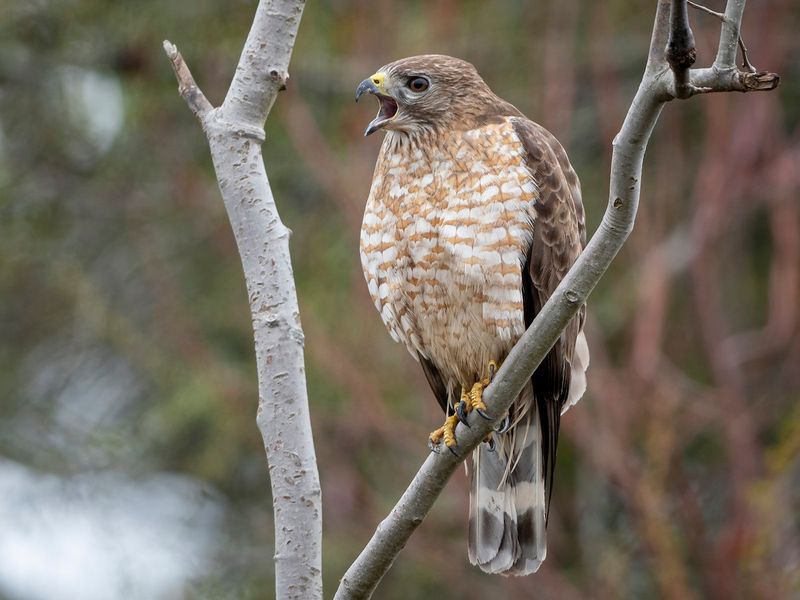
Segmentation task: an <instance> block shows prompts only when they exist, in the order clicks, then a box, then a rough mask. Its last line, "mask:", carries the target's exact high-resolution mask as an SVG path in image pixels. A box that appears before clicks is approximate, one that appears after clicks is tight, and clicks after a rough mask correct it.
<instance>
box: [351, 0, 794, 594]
mask: <svg viewBox="0 0 800 600" xmlns="http://www.w3.org/2000/svg"><path fill="white" fill-rule="evenodd" d="M685 4H686V0H678V1H675V0H659V1H658V7H657V11H656V19H655V25H654V28H653V35H652V38H651V42H650V51H649V55H648V60H647V66H646V67H645V72H644V76H643V77H642V81H641V84H640V86H639V89H638V91H637V93H636V96H635V97H634V99H633V102H632V104H631V106H630V108H629V110H628V113H627V115H626V117H625V121H624V123H623V125H622V128H621V130H620V131H619V133H618V134H617V136H616V138H615V139H614V143H613V155H612V163H611V181H610V189H609V196H608V207H607V209H606V212H605V215H604V216H603V220H602V223H601V224H600V227H599V228H598V230H597V232H595V235H594V236H593V237H592V239H591V240H590V242H589V244H588V245H587V247H586V249H585V250H584V252H583V253H582V254H581V256H580V258H579V259H578V261H577V262H576V263H575V265H574V266H573V267H572V269H570V271H569V273H568V274H567V276H566V277H565V278H564V280H563V281H562V282H561V284H560V285H559V286H558V288H557V289H556V291H555V292H554V293H553V295H552V297H551V298H550V300H549V301H548V302H547V303H546V304H545V306H544V307H543V308H542V311H541V312H540V313H539V314H538V315H537V316H536V318H535V319H534V321H533V323H531V326H530V327H529V328H528V330H527V331H526V332H525V334H524V335H523V337H522V339H520V341H519V342H518V343H517V345H516V346H515V347H514V348H513V349H512V351H511V353H510V354H509V356H508V357H507V358H506V360H505V361H504V363H503V365H502V367H501V368H500V370H499V371H498V373H497V376H496V377H495V380H494V382H493V383H492V384H491V385H490V386H489V387H488V388H487V390H486V393H485V400H486V404H487V405H488V407H489V409H488V411H487V412H488V413H489V415H490V417H491V420H488V421H486V420H483V419H481V418H479V417H471V418H470V419H469V425H470V427H469V428H467V427H465V426H464V425H459V426H458V430H457V432H456V435H457V439H458V451H459V456H458V457H456V456H453V455H452V454H451V453H450V452H443V453H440V454H431V455H430V456H428V458H427V459H426V460H425V462H424V463H423V465H422V467H421V468H420V470H419V472H418V473H417V474H416V476H415V477H414V479H413V481H412V482H411V485H410V486H409V487H408V489H407V490H406V491H405V493H404V494H403V496H402V497H401V498H400V500H399V502H398V503H397V505H395V507H394V508H393V509H392V511H391V513H390V514H389V515H388V516H387V517H386V518H385V519H384V520H383V521H382V522H381V523H380V525H379V526H378V528H377V530H376V532H375V534H374V535H373V537H372V539H371V540H370V541H369V543H368V544H367V546H366V547H365V548H364V550H363V551H362V552H361V554H360V555H359V556H358V558H357V559H356V560H355V562H354V563H353V564H352V565H351V567H350V568H349V569H348V570H347V572H346V573H345V575H344V577H343V578H342V580H341V583H340V586H339V589H338V590H337V592H336V595H335V598H336V599H338V600H344V599H356V598H359V599H360V598H369V597H370V596H371V595H372V593H373V592H374V590H375V588H376V586H377V585H378V583H379V582H380V580H381V578H382V577H383V575H384V574H385V573H386V572H387V571H388V569H389V568H390V567H391V564H392V562H393V561H394V559H395V558H396V556H397V555H398V553H399V552H400V550H402V549H403V547H404V546H405V544H406V542H407V541H408V539H409V537H410V536H411V534H412V533H413V532H414V530H415V529H416V528H417V527H418V526H419V524H420V523H421V522H422V520H423V519H424V518H425V515H426V514H427V513H428V511H429V510H430V508H431V506H432V505H433V503H434V501H435V500H436V498H437V497H438V495H439V494H440V493H441V491H442V489H443V488H444V486H445V484H446V482H447V480H448V478H449V477H450V475H451V474H452V473H453V471H455V469H456V467H457V466H458V464H459V463H460V462H461V461H463V460H464V458H465V457H466V456H468V455H469V453H470V452H471V451H472V449H473V448H475V446H477V445H478V444H479V443H480V442H481V440H483V439H484V437H485V436H486V434H487V433H489V431H490V430H491V428H492V426H493V425H494V423H496V422H497V421H498V420H499V419H500V418H501V416H502V415H503V414H504V413H505V412H506V411H507V410H508V408H509V406H510V405H511V403H512V402H513V401H514V399H515V398H516V396H517V394H518V393H519V392H520V390H521V389H522V386H523V385H524V384H525V383H526V382H527V381H528V380H529V379H530V377H531V374H532V373H533V371H534V370H535V369H536V367H537V366H538V365H539V363H540V362H541V361H542V360H543V358H544V357H545V356H546V354H547V352H549V350H550V348H551V347H552V346H553V344H554V343H555V342H556V340H557V339H558V337H559V336H560V334H561V331H562V330H563V329H564V328H565V327H566V325H567V324H568V323H569V321H570V319H572V317H573V316H574V315H575V313H576V312H577V310H578V309H579V308H580V307H581V306H582V305H583V304H584V303H585V302H586V299H587V297H588V296H589V293H590V292H591V291H592V289H593V288H594V287H595V285H596V284H597V282H598V281H599V280H600V277H602V275H603V273H604V272H605V270H606V269H607V268H608V266H609V264H610V263H611V261H612V260H613V259H614V257H615V256H616V254H617V252H619V250H620V248H621V247H622V245H623V244H624V242H625V240H626V239H627V237H628V235H629V234H630V232H631V230H632V229H633V224H634V220H635V217H636V211H637V208H638V203H639V190H640V182H641V176H642V162H643V160H644V154H645V150H646V148H647V142H648V140H649V139H650V134H651V132H652V131H653V128H654V126H655V124H656V121H657V120H658V116H659V114H660V113H661V109H662V107H663V106H664V104H665V103H666V102H668V101H670V100H673V99H675V98H677V97H688V96H691V95H693V94H695V93H698V92H716V91H751V90H769V89H774V88H775V87H776V86H777V84H778V81H779V79H778V76H777V75H775V74H772V73H751V72H744V71H739V70H738V69H737V68H736V65H735V58H736V47H737V43H738V40H739V30H740V25H741V17H742V11H743V9H744V0H730V1H729V2H728V6H727V9H726V11H725V21H724V22H723V27H722V34H721V37H720V45H719V52H718V54H717V59H716V61H715V63H714V65H713V67H711V68H708V69H697V70H689V69H688V66H689V65H687V64H686V63H685V62H684V63H676V65H675V69H677V70H678V78H677V79H676V76H675V73H674V71H673V70H671V68H670V65H669V64H668V63H667V60H666V58H665V48H666V45H667V40H668V38H669V37H670V33H671V30H670V21H672V24H673V26H675V27H680V28H682V29H683V28H684V27H685V28H687V29H688V22H687V18H686V6H685ZM671 6H676V7H677V10H678V11H679V14H678V15H676V17H675V18H673V19H672V20H671V19H670V9H671ZM673 38H674V39H683V40H686V41H687V43H688V40H691V39H692V36H691V30H689V31H683V32H682V34H679V35H677V36H675V35H673ZM683 49H684V50H688V48H683ZM687 72H688V80H687V77H686V75H687ZM578 410H579V409H578Z"/></svg>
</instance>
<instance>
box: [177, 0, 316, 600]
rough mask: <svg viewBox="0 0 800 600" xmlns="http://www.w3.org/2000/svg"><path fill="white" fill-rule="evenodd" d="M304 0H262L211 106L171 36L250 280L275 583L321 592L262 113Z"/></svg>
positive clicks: (305, 437)
mask: <svg viewBox="0 0 800 600" xmlns="http://www.w3.org/2000/svg"><path fill="white" fill-rule="evenodd" d="M303 6H304V2H303V1H302V0H271V1H270V0H261V2H259V4H258V8H257V9H256V15H255V19H254V21H253V26H252V28H251V30H250V34H249V35H248V37H247V42H246V43H245V46H244V50H243V51H242V55H241V58H240V60H239V64H238V66H237V68H236V74H235V76H234V78H233V82H232V83H231V86H230V89H229V90H228V94H227V96H226V98H225V101H224V102H223V104H222V106H221V107H219V108H213V107H212V106H211V104H210V103H209V101H208V100H207V99H206V98H205V96H204V95H203V93H202V92H201V91H200V90H199V88H198V87H197V85H196V84H195V82H194V79H193V78H192V75H191V73H190V72H189V69H188V68H187V67H186V64H185V63H184V61H183V58H182V57H181V55H180V53H179V52H178V51H177V49H176V48H175V46H174V45H173V44H171V43H170V42H164V49H165V51H166V52H167V55H168V56H169V58H170V60H171V61H172V65H173V69H174V70H175V74H176V77H177V78H178V82H179V91H180V94H181V96H182V97H183V98H184V99H185V100H186V102H187V104H188V105H189V108H190V109H191V110H192V112H193V113H194V114H195V116H197V117H198V119H200V122H201V123H202V125H203V130H204V131H205V133H206V136H207V137H208V142H209V147H210V150H211V156H212V158H213V162H214V168H215V170H216V174H217V180H218V181H219V186H220V191H221V192H222V198H223V200H224V202H225V208H226V210H227V213H228V218H229V219H230V222H231V227H232V229H233V233H234V236H235V237H236V243H237V246H238V248H239V254H240V256H241V259H242V266H243V268H244V276H245V281H246V284H247V291H248V299H249V303H250V311H251V314H252V319H253V332H254V336H255V348H256V359H257V365H258V380H259V405H258V417H257V421H258V426H259V429H260V431H261V435H262V437H263V439H264V446H265V448H266V452H267V462H268V463H269V471H270V480H271V484H272V497H273V506H274V512H275V587H276V597H277V598H282V599H284V598H285V599H298V600H301V599H302V600H308V599H312V600H313V599H321V598H322V574H321V566H322V559H321V557H322V550H321V548H322V506H321V494H320V486H319V475H318V472H317V463H316V456H315V454H314V442H313V439H312V436H311V421H310V417H309V411H308V398H307V392H306V380H305V366H304V361H303V331H302V329H301V326H300V317H299V310H298V306H297V294H296V291H295V285H294V277H293V273H292V266H291V261H290V256H289V234H290V232H289V230H288V229H287V228H286V227H285V226H284V225H283V223H282V222H281V220H280V217H279V216H278V212H277V209H276V206H275V201H274V198H273V196H272V191H271V189H270V186H269V181H268V179H267V173H266V170H265V168H264V161H263V158H262V155H261V143H262V142H263V141H264V130H263V126H264V121H265V120H266V118H267V115H268V114H269V111H270V109H271V107H272V104H273V103H274V101H275V98H276V96H277V94H278V92H279V91H280V90H281V89H283V88H284V87H285V85H286V81H287V79H288V74H287V68H288V65H289V59H290V57H291V53H292V47H293V46H294V40H295V36H296V35H297V28H298V25H299V22H300V17H301V15H302V12H303Z"/></svg>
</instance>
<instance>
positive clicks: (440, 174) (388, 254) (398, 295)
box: [361, 122, 537, 385]
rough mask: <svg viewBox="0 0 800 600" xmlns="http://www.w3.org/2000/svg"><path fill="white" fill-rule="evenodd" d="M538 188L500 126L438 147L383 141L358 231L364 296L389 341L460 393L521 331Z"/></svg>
mask: <svg viewBox="0 0 800 600" xmlns="http://www.w3.org/2000/svg"><path fill="white" fill-rule="evenodd" d="M536 196H537V188H536V184H535V182H534V181H533V179H532V177H531V174H530V171H529V170H528V169H527V168H526V165H525V162H524V157H523V155H522V144H521V143H520V140H519V138H518V137H517V134H516V133H515V131H514V128H513V127H512V126H511V125H510V124H509V123H508V122H501V123H496V124H491V125H487V126H484V127H481V128H479V129H473V130H470V131H455V132H454V131H452V130H451V131H449V132H448V133H447V136H446V138H445V137H444V136H442V137H440V138H437V137H436V136H435V135H431V136H429V137H425V138H417V139H414V138H411V137H409V136H401V135H398V134H396V133H393V132H387V135H386V138H385V140H384V143H383V146H382V148H381V152H380V156H379V158H378V162H377V165H376V168H375V176H374V179H373V184H372V188H371V190H370V194H369V199H368V201H367V205H366V210H365V213H364V222H363V226H362V229H361V261H362V267H363V270H364V276H365V278H366V280H367V284H368V287H369V293H370V295H371V296H372V300H373V301H374V303H375V306H376V307H377V309H378V311H379V312H380V314H381V317H382V319H383V322H384V323H385V324H386V327H387V328H388V330H389V332H390V334H391V335H392V337H393V338H394V339H395V340H397V341H399V342H402V343H404V344H405V345H406V347H407V348H408V350H409V352H411V354H412V355H414V356H415V357H416V356H417V354H420V355H422V356H424V357H426V358H428V359H430V360H432V361H433V362H434V363H435V364H436V365H437V367H438V368H439V369H440V371H442V374H443V375H444V376H445V377H446V379H447V380H448V381H450V384H451V385H455V384H459V385H468V384H471V383H472V382H473V381H475V379H476V377H477V376H483V375H485V374H484V373H482V370H483V369H484V368H485V366H486V364H487V363H488V361H489V360H491V359H498V358H503V357H504V356H505V354H506V353H507V352H508V350H509V349H510V348H511V347H512V346H513V344H514V343H515V342H516V341H517V339H519V337H520V336H521V335H522V333H523V332H524V330H525V322H524V313H523V300H522V285H521V281H522V275H521V270H522V268H523V266H524V262H525V252H526V249H527V248H528V247H529V246H530V243H531V238H532V226H533V225H532V224H533V221H534V219H535V216H536V211H535V201H536Z"/></svg>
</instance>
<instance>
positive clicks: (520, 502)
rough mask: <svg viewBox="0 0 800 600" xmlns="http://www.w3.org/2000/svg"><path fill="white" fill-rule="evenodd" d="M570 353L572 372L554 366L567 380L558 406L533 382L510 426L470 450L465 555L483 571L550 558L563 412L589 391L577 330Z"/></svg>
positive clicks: (532, 568) (512, 571) (526, 568)
mask: <svg viewBox="0 0 800 600" xmlns="http://www.w3.org/2000/svg"><path fill="white" fill-rule="evenodd" d="M571 354H572V358H571V360H570V361H569V363H570V364H569V369H568V370H565V369H563V368H561V369H558V370H557V372H559V373H561V375H562V377H564V378H568V379H567V382H568V383H566V385H565V382H564V381H560V382H558V385H555V386H554V388H553V389H554V391H556V392H557V393H558V394H559V397H558V400H559V401H558V403H556V404H554V403H552V402H547V401H546V400H547V398H546V396H545V397H539V398H537V399H534V394H533V387H532V386H526V388H525V390H524V391H523V392H522V394H521V395H520V397H519V398H518V399H517V400H516V401H515V402H514V404H513V405H512V409H511V427H510V428H509V429H508V431H507V432H506V433H502V434H497V433H495V442H496V443H495V448H494V450H489V447H488V446H487V445H486V444H481V445H480V446H478V447H477V448H476V449H475V451H474V453H473V455H472V458H473V461H472V462H473V469H472V489H471V490H470V496H469V560H470V562H471V563H472V564H473V565H478V566H479V567H480V568H481V569H482V570H483V571H486V572H487V573H500V574H503V575H528V574H530V573H535V572H536V571H537V570H538V569H539V566H540V565H541V564H542V562H543V561H544V559H545V557H546V556H547V537H546V527H547V513H548V508H549V504H550V493H551V492H552V485H553V473H554V467H555V454H556V445H557V443H558V429H559V420H560V414H563V412H565V411H566V410H567V409H568V408H570V407H571V406H573V405H574V404H575V403H576V402H578V400H580V398H581V396H582V395H583V393H584V392H585V391H586V369H587V368H588V367H589V347H588V345H587V344H586V337H585V336H584V334H583V331H582V330H580V331H579V332H578V335H577V338H576V340H575V347H574V351H573V352H572V353H571ZM549 357H550V355H548V358H549ZM538 373H539V371H538V370H537V374H538ZM537 374H534V377H533V381H534V382H536V381H537ZM549 375H550V372H548V371H544V372H543V378H542V380H539V384H541V386H542V388H541V389H545V390H547V385H548V384H550V383H552V382H551V381H549V380H548V379H547V377H548V376H549ZM538 389H540V388H539V387H538V386H537V390H538Z"/></svg>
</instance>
